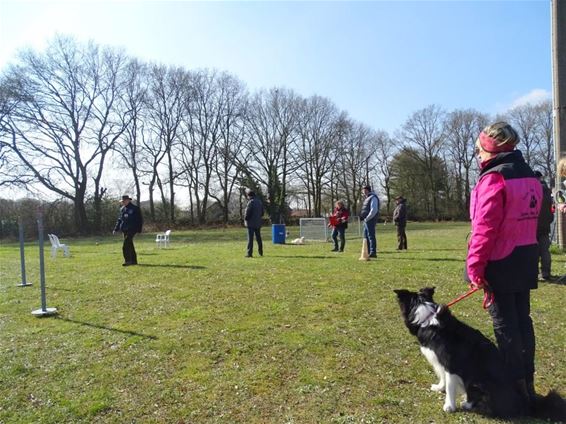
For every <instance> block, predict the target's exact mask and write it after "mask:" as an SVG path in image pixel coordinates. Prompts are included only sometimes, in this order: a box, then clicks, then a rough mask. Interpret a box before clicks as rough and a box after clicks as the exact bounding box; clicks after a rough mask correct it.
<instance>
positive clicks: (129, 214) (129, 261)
mask: <svg viewBox="0 0 566 424" xmlns="http://www.w3.org/2000/svg"><path fill="white" fill-rule="evenodd" d="M121 204H122V207H121V208H120V214H119V215H118V221H116V226H115V227H114V231H112V234H116V231H122V233H123V234H124V244H123V245H122V253H123V255H124V263H123V264H122V266H130V265H137V264H138V257H137V254H136V249H135V248H134V236H135V235H136V233H141V231H142V226H143V218H142V214H141V209H140V208H139V207H138V206H136V205H134V204H133V203H132V199H131V198H130V196H128V195H124V196H122V201H121Z"/></svg>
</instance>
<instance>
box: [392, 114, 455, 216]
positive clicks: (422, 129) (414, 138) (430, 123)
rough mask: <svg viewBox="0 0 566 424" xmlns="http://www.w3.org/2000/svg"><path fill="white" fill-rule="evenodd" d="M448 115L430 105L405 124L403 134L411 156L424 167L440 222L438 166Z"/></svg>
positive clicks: (434, 209)
mask: <svg viewBox="0 0 566 424" xmlns="http://www.w3.org/2000/svg"><path fill="white" fill-rule="evenodd" d="M444 117H445V112H444V111H443V110H442V109H441V108H440V107H438V106H436V105H430V106H428V107H426V108H424V109H421V110H418V111H416V112H414V113H413V114H412V115H411V116H410V117H409V118H408V119H407V121H406V122H405V124H404V125H403V128H402V130H401V134H400V137H401V140H402V143H403V147H404V149H405V151H406V152H407V154H409V155H410V154H413V153H415V154H414V158H413V159H415V160H417V161H420V162H422V163H423V169H424V170H425V176H424V177H425V178H427V179H428V182H429V187H430V196H429V197H427V200H428V201H430V205H429V206H430V208H431V212H432V214H433V216H434V217H435V218H436V219H439V218H440V215H439V209H438V200H439V195H440V193H439V189H440V187H438V181H439V180H438V178H437V175H435V171H437V169H438V167H437V166H436V162H437V160H438V158H439V157H440V154H441V152H442V148H443V147H444V130H443V121H444Z"/></svg>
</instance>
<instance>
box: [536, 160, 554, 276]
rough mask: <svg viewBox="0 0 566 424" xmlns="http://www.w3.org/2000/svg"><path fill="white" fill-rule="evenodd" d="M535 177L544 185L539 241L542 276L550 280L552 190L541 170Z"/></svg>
mask: <svg viewBox="0 0 566 424" xmlns="http://www.w3.org/2000/svg"><path fill="white" fill-rule="evenodd" d="M535 177H537V178H538V179H539V180H540V184H541V185H542V203H541V205H540V214H539V216H538V222H537V241H538V249H539V259H540V276H541V278H542V279H543V280H546V281H548V280H550V278H551V273H550V267H551V264H552V259H551V256H550V227H551V225H552V221H553V220H554V214H553V213H552V191H551V190H550V188H549V187H548V185H546V182H545V181H544V178H543V175H542V173H541V172H540V171H535Z"/></svg>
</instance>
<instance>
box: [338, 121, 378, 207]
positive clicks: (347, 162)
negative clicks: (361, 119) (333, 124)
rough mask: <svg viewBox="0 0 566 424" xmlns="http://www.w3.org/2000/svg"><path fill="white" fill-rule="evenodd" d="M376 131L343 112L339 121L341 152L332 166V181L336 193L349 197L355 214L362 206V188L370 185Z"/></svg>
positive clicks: (339, 148) (348, 201) (348, 202)
mask: <svg viewBox="0 0 566 424" xmlns="http://www.w3.org/2000/svg"><path fill="white" fill-rule="evenodd" d="M371 136H372V131H371V129H370V128H369V127H367V126H365V125H364V124H361V123H358V122H354V121H352V120H350V119H349V118H348V117H347V116H346V115H345V114H342V115H341V116H340V118H339V121H338V133H337V149H338V151H339V152H340V154H339V155H337V160H336V162H335V164H334V167H333V168H332V173H331V175H332V177H331V178H332V180H333V181H336V182H337V183H336V184H337V188H336V196H337V198H338V197H343V198H345V199H346V203H347V205H348V207H349V208H350V209H351V210H352V211H353V213H354V214H357V213H359V210H360V209H359V207H360V206H361V200H362V199H361V187H362V186H363V185H364V184H369V182H368V177H369V160H370V159H371V158H372V154H373V146H372V145H371V141H370V138H371Z"/></svg>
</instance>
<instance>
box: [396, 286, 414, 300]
mask: <svg viewBox="0 0 566 424" xmlns="http://www.w3.org/2000/svg"><path fill="white" fill-rule="evenodd" d="M393 291H394V292H395V294H397V299H399V300H403V299H407V298H408V297H410V296H411V294H412V293H411V292H410V291H409V290H405V289H397V290H393Z"/></svg>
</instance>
